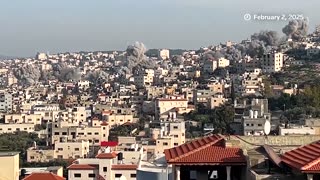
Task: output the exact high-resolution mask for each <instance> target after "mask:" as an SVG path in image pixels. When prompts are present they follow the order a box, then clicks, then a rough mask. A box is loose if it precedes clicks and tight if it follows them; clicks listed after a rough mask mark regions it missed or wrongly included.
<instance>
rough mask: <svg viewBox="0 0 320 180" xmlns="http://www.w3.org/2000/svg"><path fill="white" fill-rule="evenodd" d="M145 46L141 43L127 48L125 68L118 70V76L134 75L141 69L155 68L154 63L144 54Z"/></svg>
mask: <svg viewBox="0 0 320 180" xmlns="http://www.w3.org/2000/svg"><path fill="white" fill-rule="evenodd" d="M146 51H147V48H146V46H145V45H144V44H143V43H141V42H135V43H134V44H133V45H129V46H128V47H127V50H126V53H127V60H126V63H125V66H126V67H122V68H121V69H120V72H119V73H120V74H121V75H124V74H128V73H136V72H139V71H141V70H143V69H153V68H155V67H156V66H157V64H156V62H155V61H153V60H151V59H149V58H148V57H147V56H146V55H145V53H146Z"/></svg>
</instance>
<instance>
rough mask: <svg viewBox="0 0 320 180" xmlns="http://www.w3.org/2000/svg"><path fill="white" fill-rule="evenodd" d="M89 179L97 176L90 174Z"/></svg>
mask: <svg viewBox="0 0 320 180" xmlns="http://www.w3.org/2000/svg"><path fill="white" fill-rule="evenodd" d="M88 177H89V178H95V177H96V175H95V174H89V175H88Z"/></svg>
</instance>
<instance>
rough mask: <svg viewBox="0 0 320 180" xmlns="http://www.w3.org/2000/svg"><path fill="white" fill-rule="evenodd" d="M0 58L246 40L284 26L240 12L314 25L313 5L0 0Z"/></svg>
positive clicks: (296, 1) (225, 0) (294, 1)
mask: <svg viewBox="0 0 320 180" xmlns="http://www.w3.org/2000/svg"><path fill="white" fill-rule="evenodd" d="M0 2H1V5H0V54H3V55H12V56H33V55H35V53H36V52H47V51H49V52H52V53H56V52H66V51H80V50H124V49H126V46H127V45H128V44H131V43H133V42H135V41H141V42H143V43H145V44H146V46H147V47H148V48H186V49H198V48H199V47H201V46H207V45H210V44H216V43H219V42H225V41H227V40H233V41H239V40H241V39H246V38H247V37H249V36H250V34H252V33H254V32H258V31H260V30H264V29H268V30H277V31H279V32H281V28H282V27H283V26H284V25H285V24H287V22H283V21H281V22H270V21H269V22H266V21H264V22H262V21H259V22H257V21H245V20H244V19H243V16H244V14H246V13H252V14H253V13H268V14H270V15H279V14H290V13H292V14H297V13H300V14H303V15H304V16H306V17H308V18H309V20H310V28H311V30H313V29H314V27H315V25H316V24H318V23H319V24H320V13H319V12H318V10H319V7H320V1H319V0H308V1H307V2H305V1H302V0H268V1H266V0H220V1H218V0H135V1H134V0H0Z"/></svg>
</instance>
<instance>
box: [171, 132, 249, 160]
mask: <svg viewBox="0 0 320 180" xmlns="http://www.w3.org/2000/svg"><path fill="white" fill-rule="evenodd" d="M222 141H224V138H223V137H222V136H220V135H211V136H206V137H203V138H201V139H196V140H194V141H191V142H188V143H185V144H183V145H180V146H177V147H174V148H171V149H166V150H165V157H166V160H167V162H168V163H169V164H196V165H204V164H235V163H237V164H246V158H245V156H244V155H243V152H242V150H241V149H239V148H229V147H227V148H226V147H224V146H223V145H222Z"/></svg>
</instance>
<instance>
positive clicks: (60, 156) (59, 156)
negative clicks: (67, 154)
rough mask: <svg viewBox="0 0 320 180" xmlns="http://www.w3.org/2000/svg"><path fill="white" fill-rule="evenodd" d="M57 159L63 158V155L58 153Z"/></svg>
mask: <svg viewBox="0 0 320 180" xmlns="http://www.w3.org/2000/svg"><path fill="white" fill-rule="evenodd" d="M58 159H63V156H62V155H58ZM80 177H81V176H80Z"/></svg>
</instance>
